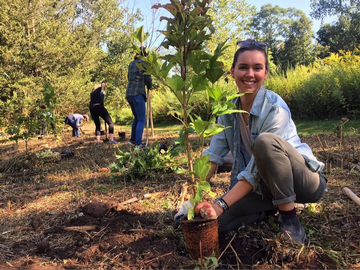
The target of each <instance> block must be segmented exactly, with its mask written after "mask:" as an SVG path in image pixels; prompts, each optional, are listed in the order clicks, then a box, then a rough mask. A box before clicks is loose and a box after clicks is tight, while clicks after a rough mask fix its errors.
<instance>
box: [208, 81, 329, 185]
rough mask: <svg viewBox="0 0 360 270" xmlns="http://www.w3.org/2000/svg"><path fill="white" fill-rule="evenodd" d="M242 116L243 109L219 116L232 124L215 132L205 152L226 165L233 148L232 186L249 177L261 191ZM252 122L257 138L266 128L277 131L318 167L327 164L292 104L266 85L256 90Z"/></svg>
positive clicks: (224, 121) (252, 108)
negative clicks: (304, 138) (302, 133)
mask: <svg viewBox="0 0 360 270" xmlns="http://www.w3.org/2000/svg"><path fill="white" fill-rule="evenodd" d="M232 102H233V103H234V104H238V102H239V98H235V99H234V100H232ZM238 117H240V114H239V113H233V114H227V115H221V116H219V118H218V123H219V124H222V125H224V126H226V127H229V126H231V128H228V129H226V130H224V131H223V132H221V133H219V134H216V135H214V136H213V137H212V139H211V143H210V147H209V149H206V150H205V151H204V153H203V154H204V155H207V154H208V155H209V160H210V161H212V162H215V163H217V164H219V165H222V164H223V163H224V157H225V156H226V155H227V154H228V153H229V151H230V152H231V154H232V156H233V159H234V163H233V166H232V170H231V185H230V188H232V187H233V186H234V185H235V184H236V183H237V182H238V181H239V180H245V179H246V180H247V181H248V182H249V183H250V184H251V185H252V186H253V191H256V192H259V187H258V185H259V182H260V177H259V174H258V170H257V168H256V166H255V162H254V157H253V156H251V157H250V156H249V155H248V154H247V152H246V151H245V148H244V145H243V143H242V140H241V134H240V127H239V121H238ZM249 126H250V136H251V137H252V139H253V140H255V139H256V138H257V136H258V135H259V134H261V133H264V132H271V133H275V134H277V135H278V136H280V137H282V138H284V139H285V140H286V141H287V142H289V143H290V144H291V145H292V146H294V147H295V148H296V150H298V151H299V153H300V154H301V155H302V156H303V157H304V158H305V159H306V160H307V161H313V162H315V163H316V164H317V165H318V166H317V170H318V171H321V170H322V169H323V168H324V164H323V163H322V162H320V161H318V160H317V159H316V157H315V156H314V155H313V153H312V150H311V149H310V147H309V146H308V145H307V144H306V143H302V142H301V141H300V138H299V136H298V134H297V131H296V126H295V124H294V122H293V120H292V119H291V113H290V110H289V107H288V106H287V105H286V103H285V102H284V100H283V99H282V98H281V97H280V96H279V95H278V94H276V93H275V92H273V91H270V90H267V89H265V88H264V87H263V86H262V87H261V88H260V89H259V91H258V93H257V94H256V97H255V99H254V103H253V105H252V107H251V110H250V115H249Z"/></svg>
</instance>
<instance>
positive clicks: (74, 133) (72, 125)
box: [65, 117, 80, 137]
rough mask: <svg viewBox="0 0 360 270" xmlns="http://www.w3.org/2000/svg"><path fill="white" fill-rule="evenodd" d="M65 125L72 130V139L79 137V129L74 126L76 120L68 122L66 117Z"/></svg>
mask: <svg viewBox="0 0 360 270" xmlns="http://www.w3.org/2000/svg"><path fill="white" fill-rule="evenodd" d="M65 123H66V124H68V125H69V126H71V127H72V129H73V130H72V136H73V137H75V136H77V137H80V131H79V127H78V126H77V124H76V120H70V119H69V118H67V117H66V119H65Z"/></svg>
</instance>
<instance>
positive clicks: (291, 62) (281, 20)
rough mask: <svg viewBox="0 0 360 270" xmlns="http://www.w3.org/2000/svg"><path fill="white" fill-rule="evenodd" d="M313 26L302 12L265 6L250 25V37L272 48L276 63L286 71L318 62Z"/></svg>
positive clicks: (269, 5)
mask: <svg viewBox="0 0 360 270" xmlns="http://www.w3.org/2000/svg"><path fill="white" fill-rule="evenodd" d="M311 27H312V22H311V21H310V20H309V19H308V18H307V17H306V15H305V13H304V12H303V11H301V10H297V9H294V8H288V9H285V8H280V7H279V6H272V5H271V4H267V5H263V6H262V7H261V9H260V11H259V12H258V13H257V14H256V15H255V16H254V18H253V20H252V22H251V23H250V25H249V31H250V33H251V35H252V36H253V37H254V38H255V39H257V40H263V41H265V42H268V43H269V44H270V50H271V52H272V56H273V61H274V63H275V64H276V65H278V66H281V68H282V69H283V70H284V71H285V70H286V69H287V68H289V67H293V66H295V65H308V64H310V63H312V62H313V61H314V60H315V54H314V53H315V45H313V42H312V38H313V32H312V30H311Z"/></svg>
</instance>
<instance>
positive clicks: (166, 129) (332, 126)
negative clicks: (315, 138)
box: [121, 119, 360, 136]
mask: <svg viewBox="0 0 360 270" xmlns="http://www.w3.org/2000/svg"><path fill="white" fill-rule="evenodd" d="M295 125H296V128H297V131H298V134H299V135H302V136H310V135H316V134H336V132H337V127H340V126H341V125H343V130H344V134H343V135H353V136H354V135H355V136H356V135H358V136H360V119H353V120H349V121H348V122H344V121H341V120H340V119H330V120H316V121H303V120H296V121H295ZM121 128H122V129H128V130H131V126H129V125H127V126H121ZM181 128H182V125H181V124H178V123H175V124H156V125H154V131H155V133H157V134H163V133H167V134H176V133H179V132H180V130H181ZM145 132H146V127H145V129H144V134H145ZM150 132H151V129H150V127H149V133H150Z"/></svg>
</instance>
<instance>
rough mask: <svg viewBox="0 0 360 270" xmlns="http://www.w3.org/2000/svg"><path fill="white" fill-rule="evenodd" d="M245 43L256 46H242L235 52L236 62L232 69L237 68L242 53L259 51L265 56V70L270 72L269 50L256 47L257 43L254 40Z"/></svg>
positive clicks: (234, 61)
mask: <svg viewBox="0 0 360 270" xmlns="http://www.w3.org/2000/svg"><path fill="white" fill-rule="evenodd" d="M245 41H246V42H249V44H254V45H252V46H241V47H240V48H239V49H237V51H236V52H235V55H234V60H233V63H232V65H231V68H235V64H236V61H237V59H238V57H239V55H240V54H241V53H243V52H246V51H259V52H262V53H263V54H264V56H265V68H266V69H267V70H268V69H269V60H268V54H267V48H263V47H259V46H256V45H255V44H256V41H255V40H253V39H247V40H245Z"/></svg>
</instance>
